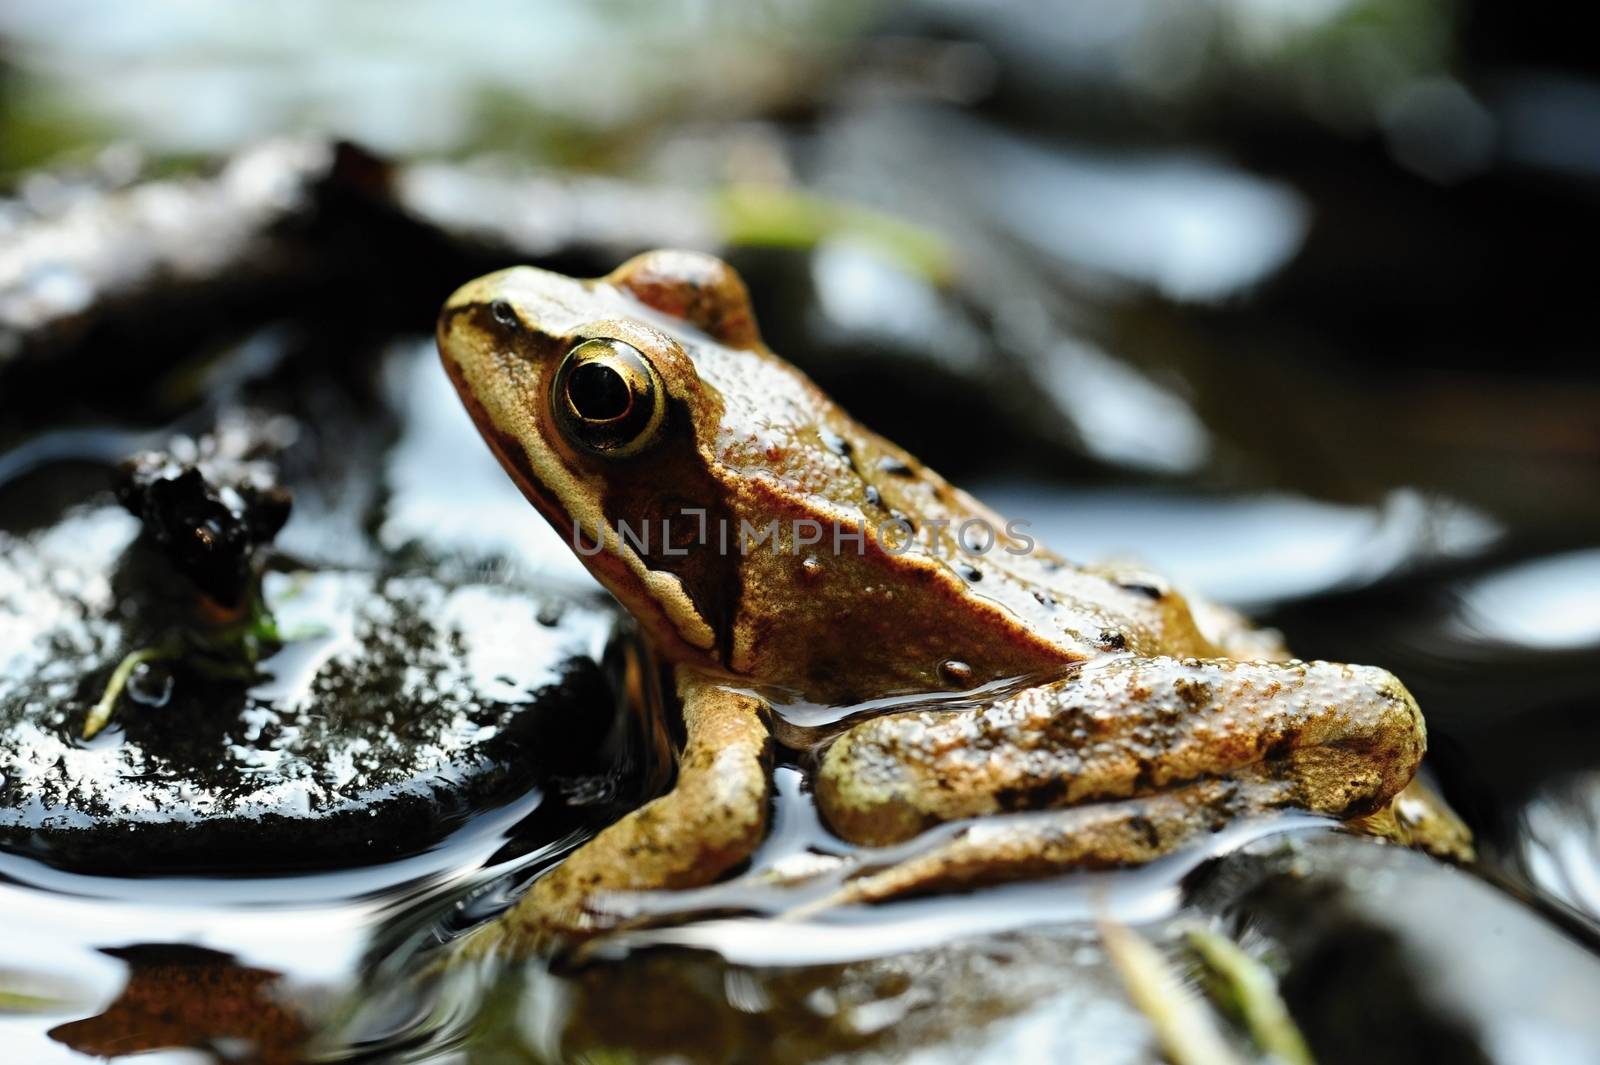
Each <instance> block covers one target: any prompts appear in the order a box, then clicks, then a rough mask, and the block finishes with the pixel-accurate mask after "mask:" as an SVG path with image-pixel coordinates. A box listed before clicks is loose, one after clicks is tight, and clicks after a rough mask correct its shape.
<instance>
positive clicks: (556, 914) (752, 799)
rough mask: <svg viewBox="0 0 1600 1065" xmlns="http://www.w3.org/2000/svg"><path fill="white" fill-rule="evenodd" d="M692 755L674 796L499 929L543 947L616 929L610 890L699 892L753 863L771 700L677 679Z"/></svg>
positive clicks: (626, 823) (498, 936)
mask: <svg viewBox="0 0 1600 1065" xmlns="http://www.w3.org/2000/svg"><path fill="white" fill-rule="evenodd" d="M677 691H678V699H679V702H680V703H681V704H682V707H683V723H684V732H685V743H684V748H683V751H682V753H681V755H680V756H679V759H678V776H677V781H676V783H675V784H674V785H673V788H672V790H671V791H670V792H668V793H667V794H665V795H662V796H661V797H660V798H657V799H654V800H652V801H651V802H649V803H647V804H646V805H644V806H642V807H640V808H639V809H637V810H635V811H633V812H632V813H630V814H628V815H627V816H626V817H623V818H622V819H621V820H620V821H617V822H616V823H615V824H613V825H611V826H610V827H608V828H606V829H605V830H604V831H602V832H601V833H600V834H599V835H597V836H595V837H594V838H593V839H592V840H590V841H589V842H588V843H586V844H584V845H583V846H582V847H580V848H578V850H576V851H574V852H573V853H572V854H571V855H569V856H568V857H567V858H566V860H565V861H563V862H562V863H561V864H560V865H559V866H557V867H556V868H555V869H553V870H551V871H550V872H549V873H548V874H546V875H545V876H543V877H541V878H540V879H539V880H538V881H536V882H535V883H534V885H533V889H532V890H531V891H530V892H529V893H528V895H527V897H525V898H524V899H523V900H522V901H521V902H520V903H518V904H517V906H516V907H515V908H513V909H512V910H511V911H509V912H508V913H506V914H505V915H504V916H503V917H502V918H501V919H500V921H499V922H497V926H496V927H494V928H491V929H490V932H489V938H490V939H492V940H493V941H495V942H497V943H499V942H505V941H510V943H511V945H512V946H513V947H514V948H518V949H524V950H526V949H534V948H537V947H538V946H539V945H541V944H543V943H545V942H547V941H549V940H551V939H552V938H555V937H560V936H573V935H582V934H585V933H590V932H595V931H599V930H602V929H604V928H605V927H607V926H608V925H609V924H612V923H614V922H615V918H614V917H610V916H608V915H607V914H606V913H605V912H604V910H603V908H602V905H601V896H603V895H605V894H606V893H608V892H618V891H645V890H650V889H654V888H688V887H698V886H700V885H702V884H707V883H709V882H711V881H712V880H714V879H716V878H717V877H718V876H720V875H721V874H722V873H724V872H726V871H727V870H728V869H729V868H731V867H733V866H735V865H737V864H739V863H740V862H742V861H744V860H745V859H746V858H748V857H749V856H750V854H751V852H752V851H754V850H755V848H756V845H757V844H759V843H760V842H761V839H762V837H763V835H765V833H766V827H767V807H768V792H769V789H770V781H771V742H770V733H769V729H768V727H767V722H766V714H767V707H766V704H765V703H764V702H762V701H761V700H759V699H756V698H754V697H752V696H749V695H744V694H740V693H737V692H733V691H730V690H728V689H727V688H724V687H721V686H719V685H718V684H717V683H716V682H715V681H714V680H712V679H711V678H709V677H706V676H704V675H703V674H699V673H696V672H694V671H692V670H688V669H682V668H680V669H679V670H678V673H677Z"/></svg>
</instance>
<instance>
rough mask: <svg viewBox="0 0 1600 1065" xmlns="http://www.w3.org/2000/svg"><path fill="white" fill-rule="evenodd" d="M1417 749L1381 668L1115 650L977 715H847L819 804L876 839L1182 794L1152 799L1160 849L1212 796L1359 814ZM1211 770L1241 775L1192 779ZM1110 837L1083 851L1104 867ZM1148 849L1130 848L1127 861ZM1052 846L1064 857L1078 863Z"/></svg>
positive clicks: (848, 827) (863, 836)
mask: <svg viewBox="0 0 1600 1065" xmlns="http://www.w3.org/2000/svg"><path fill="white" fill-rule="evenodd" d="M1425 746H1426V736H1425V733H1424V730H1423V724H1422V716H1421V714H1420V713H1419V711H1418V710H1417V705H1416V703H1415V701H1413V700H1412V698H1411V695H1410V694H1409V693H1408V692H1407V691H1406V690H1405V687H1404V686H1403V685H1401V683H1400V682H1399V681H1398V680H1396V679H1395V678H1394V676H1393V675H1392V674H1390V673H1388V672H1386V671H1384V670H1381V669H1375V668H1371V667H1366V666H1347V665H1339V664H1335V663H1328V662H1309V663H1300V662H1281V663H1280V662H1237V661H1232V660H1228V659H1208V660H1195V659H1185V660H1179V659H1171V658H1146V659H1137V658H1124V659H1113V660H1109V661H1106V662H1104V663H1097V664H1091V665H1089V666H1086V667H1085V668H1084V669H1083V670H1081V671H1080V672H1079V673H1078V674H1077V675H1076V676H1074V677H1070V678H1067V679H1065V680H1062V681H1059V682H1056V683H1053V684H1048V685H1041V686H1039V687H1036V688H1031V689H1028V690H1026V691H1024V692H1020V693H1018V694H1017V695H1015V696H1011V697H1008V698H1006V699H1002V700H998V701H996V702H994V703H991V704H988V705H986V706H984V707H982V708H981V709H979V710H976V711H932V710H929V711H912V712H908V713H902V714H894V715H889V716H885V717H880V718H876V719H873V720H871V721H868V722H865V723H863V724H861V725H858V726H856V727H855V728H853V729H851V730H850V731H849V732H847V733H845V734H844V735H843V736H842V737H840V739H839V740H838V741H837V742H836V743H835V744H834V745H833V747H832V748H830V749H829V751H828V752H827V754H826V756H825V757H824V760H823V764H822V770H821V773H820V775H819V779H818V784H817V800H818V805H819V807H820V809H821V811H822V813H823V816H824V817H826V819H827V821H828V823H829V825H830V826H831V827H832V828H833V829H834V831H836V832H838V833H839V834H840V835H841V836H844V837H845V838H846V839H849V840H851V841H853V842H858V843H867V844H875V845H881V844H889V843H897V842H900V841H902V840H906V839H909V838H911V837H912V836H915V835H916V834H917V833H919V832H921V831H923V830H924V829H927V828H929V827H931V826H933V825H936V824H939V823H942V822H947V821H955V820H960V819H964V818H970V817H977V816H980V815H984V814H993V813H1001V812H1007V811H1018V810H1047V809H1059V808H1062V807H1082V806H1086V805H1088V804H1094V803H1106V802H1114V803H1117V802H1121V801H1122V800H1133V801H1132V802H1130V803H1129V804H1128V805H1127V806H1125V807H1123V810H1124V813H1125V815H1126V817H1127V818H1129V819H1140V818H1143V819H1145V820H1149V819H1150V818H1149V816H1148V815H1147V814H1146V813H1143V812H1141V811H1140V809H1139V807H1140V802H1139V800H1148V799H1150V798H1152V797H1156V796H1161V795H1175V796H1183V797H1184V798H1183V801H1182V802H1180V803H1178V804H1177V805H1173V804H1171V803H1168V804H1164V805H1163V804H1156V805H1157V807H1159V809H1155V810H1154V812H1155V813H1156V814H1159V815H1160V816H1159V817H1157V818H1156V820H1157V821H1158V822H1159V823H1160V824H1161V825H1166V826H1169V827H1168V828H1165V829H1163V831H1162V832H1161V838H1160V840H1158V841H1157V842H1159V843H1160V847H1159V848H1157V849H1158V850H1164V849H1168V848H1169V847H1170V846H1171V845H1172V844H1174V843H1175V842H1176V841H1177V840H1178V839H1179V838H1181V837H1182V836H1183V835H1184V834H1186V833H1185V831H1184V827H1185V826H1192V827H1194V828H1198V827H1199V826H1201V825H1204V824H1209V823H1211V819H1210V818H1209V817H1201V816H1196V811H1197V810H1209V809H1214V808H1216V806H1217V803H1219V802H1221V803H1224V804H1227V805H1230V806H1237V805H1239V804H1240V803H1241V802H1247V803H1249V804H1251V805H1256V806H1261V805H1273V806H1278V805H1292V806H1298V807H1301V808H1303V809H1306V810H1311V811H1316V812H1319V813H1326V814H1331V815H1333V816H1335V817H1340V818H1351V817H1358V816H1361V815H1365V814H1370V813H1372V812H1374V811H1376V810H1379V809H1381V808H1382V807H1383V806H1384V805H1385V804H1386V803H1387V802H1388V801H1389V800H1390V798H1392V797H1393V796H1394V795H1395V794H1396V793H1397V792H1398V791H1400V789H1401V788H1403V787H1405V785H1406V783H1407V782H1408V781H1409V780H1410V779H1411V777H1412V775H1413V774H1414V773H1415V772H1416V769H1417V765H1418V763H1419V762H1420V761H1421V759H1422V754H1423V749H1424V747H1425ZM1216 781H1223V782H1231V783H1233V784H1236V785H1238V786H1239V787H1237V788H1234V789H1231V790H1230V789H1222V790H1219V791H1217V794H1215V795H1213V794H1211V793H1210V792H1208V791H1205V789H1204V788H1200V790H1199V791H1197V790H1196V789H1197V788H1198V787H1199V786H1200V785H1203V784H1206V783H1207V782H1216ZM1241 788H1242V789H1243V791H1241V790H1240V789H1241ZM1213 790H1216V789H1213ZM1167 807H1171V808H1170V809H1167ZM1096 823H1097V824H1101V825H1102V829H1103V827H1104V826H1103V822H1096ZM1097 831H1101V830H1097ZM1101 834H1102V835H1104V832H1103V831H1101ZM1106 838H1108V839H1109V838H1112V837H1109V836H1108V837H1106ZM1008 846H1009V844H1008ZM1118 846H1119V845H1118V844H1115V843H1111V844H1107V845H1106V846H1103V847H1100V848H1099V850H1098V851H1097V852H1096V853H1095V854H1092V855H1089V856H1088V858H1089V859H1091V860H1092V863H1093V864H1107V863H1108V861H1109V860H1114V859H1116V857H1117V854H1116V850H1117V847H1118ZM1013 849H1014V848H1013ZM1149 849H1150V848H1145V847H1137V846H1130V847H1128V848H1127V855H1126V861H1127V862H1129V863H1133V862H1138V861H1144V860H1147V859H1148V857H1150V856H1151V854H1150V853H1148V851H1149ZM1058 850H1059V851H1060V854H1061V855H1062V862H1063V863H1065V864H1077V863H1080V862H1081V860H1082V859H1081V858H1078V859H1075V858H1073V857H1072V848H1066V849H1060V848H1058Z"/></svg>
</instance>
